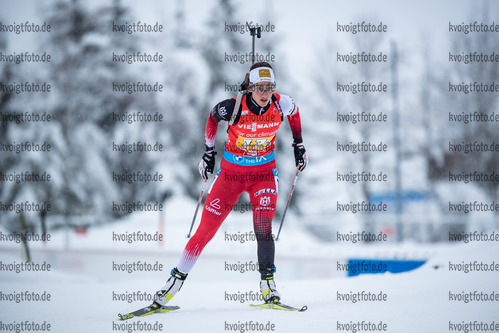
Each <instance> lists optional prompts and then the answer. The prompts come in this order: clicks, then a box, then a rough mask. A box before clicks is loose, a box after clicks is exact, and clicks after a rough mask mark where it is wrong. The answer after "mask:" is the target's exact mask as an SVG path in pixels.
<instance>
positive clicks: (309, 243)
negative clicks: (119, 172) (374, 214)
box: [0, 200, 499, 332]
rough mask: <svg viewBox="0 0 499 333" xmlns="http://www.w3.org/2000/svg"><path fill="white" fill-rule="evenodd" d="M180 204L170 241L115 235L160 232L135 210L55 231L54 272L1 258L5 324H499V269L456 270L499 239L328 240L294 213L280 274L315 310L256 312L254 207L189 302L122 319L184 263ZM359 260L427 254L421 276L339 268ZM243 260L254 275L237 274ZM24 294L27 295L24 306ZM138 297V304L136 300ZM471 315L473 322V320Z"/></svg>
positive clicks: (215, 244)
mask: <svg viewBox="0 0 499 333" xmlns="http://www.w3.org/2000/svg"><path fill="white" fill-rule="evenodd" d="M171 204H172V205H176V207H177V208H178V207H180V208H182V209H179V210H178V211H180V214H177V215H176V216H170V215H169V214H168V213H167V214H166V217H165V228H164V235H165V238H164V241H163V244H162V245H160V244H158V243H157V242H154V241H152V242H132V243H128V242H124V241H116V240H114V241H113V234H114V237H115V239H116V237H117V236H119V235H121V236H122V235H126V233H127V232H128V233H129V234H130V233H133V232H137V231H141V232H147V233H149V234H151V235H154V234H155V233H156V231H157V230H158V229H157V228H158V216H157V215H156V214H138V215H133V216H132V217H130V218H129V219H128V220H126V221H123V222H121V223H116V224H112V225H108V226H105V227H102V228H94V229H90V230H88V231H87V233H86V234H85V235H82V234H77V233H74V232H73V231H71V232H66V231H64V230H62V231H60V232H54V233H51V234H50V236H51V239H50V241H49V242H47V244H45V245H43V244H42V243H40V242H38V243H32V244H31V252H32V257H33V262H34V263H38V264H44V263H46V264H50V265H51V270H50V272H46V271H45V272H44V271H41V272H20V273H16V272H13V271H9V269H5V268H6V267H7V266H2V271H1V273H0V285H1V289H0V291H1V294H0V307H1V311H0V331H10V330H14V331H15V330H16V329H19V331H21V332H22V331H30V328H31V331H33V328H38V329H39V331H43V330H42V329H43V328H45V329H46V328H47V327H48V326H47V325H48V324H50V331H51V332H111V331H129V332H134V331H141V330H143V331H152V332H154V331H157V332H180V331H181V332H231V331H233V332H253V331H271V332H272V331H274V332H305V331H307V332H310V331H312V332H335V331H338V332H342V331H345V332H363V331H379V329H380V328H381V329H383V328H384V329H385V330H384V331H387V332H446V331H451V330H455V331H462V332H466V329H468V331H470V332H472V331H473V329H474V331H478V329H479V328H480V327H481V328H482V329H481V330H482V331H487V330H486V329H485V328H487V327H486V326H483V325H485V324H487V325H491V324H492V323H494V324H499V315H498V314H499V305H498V304H499V287H498V286H499V284H498V282H499V271H498V270H496V271H488V272H484V271H480V272H476V271H472V272H469V273H465V272H463V271H452V270H450V268H449V267H450V265H452V266H453V265H458V266H457V268H458V269H460V268H463V269H464V268H466V267H465V266H464V265H463V263H464V264H468V263H470V262H471V263H472V266H471V269H473V270H476V269H477V268H478V267H479V265H481V264H487V265H489V264H497V265H499V246H498V244H497V242H488V243H485V242H480V243H478V242H475V243H467V244H464V243H460V244H452V245H438V246H429V245H420V244H402V245H397V246H394V245H392V246H387V245H384V246H376V245H374V246H367V245H362V244H359V243H357V244H349V245H345V244H341V245H339V244H328V243H321V242H317V241H315V240H314V239H313V238H312V237H311V236H309V235H308V234H307V232H306V231H304V230H303V229H301V227H300V225H299V223H297V222H296V221H294V220H293V216H290V217H289V221H288V220H287V221H286V223H287V224H286V225H285V227H284V228H283V231H282V233H281V236H280V240H279V242H278V243H277V244H276V248H277V257H276V265H277V267H278V270H277V274H276V281H277V286H278V288H279V291H280V293H281V295H282V297H283V301H285V302H286V303H288V304H291V305H295V306H302V305H307V306H308V310H307V311H306V312H301V313H298V312H284V311H273V310H262V309H254V308H250V307H249V306H248V304H250V303H256V302H258V300H256V299H255V297H256V295H257V294H258V289H259V288H258V280H259V276H258V273H257V272H256V271H254V266H253V265H254V262H255V261H256V253H255V243H254V241H246V242H244V243H241V241H233V240H232V239H234V237H240V238H238V239H239V240H241V238H242V235H245V233H246V232H249V231H250V230H251V215H250V214H249V213H245V214H239V213H236V212H233V213H232V214H231V215H229V219H228V220H227V221H226V222H225V224H224V225H223V226H222V227H221V229H220V230H219V232H218V234H217V235H216V236H215V238H214V239H213V241H212V242H211V243H210V244H209V245H208V246H207V248H206V249H205V251H204V253H203V255H202V256H201V258H200V260H199V261H198V263H197V265H196V266H195V267H194V269H193V270H192V271H191V274H190V275H189V278H188V280H187V281H186V284H185V285H184V288H183V289H182V290H181V292H180V293H179V294H178V295H177V296H176V297H175V298H174V299H173V300H172V302H171V303H172V304H176V305H179V306H180V307H181V309H180V310H178V311H175V312H171V313H166V314H157V315H153V316H149V317H143V318H135V319H131V320H128V321H124V322H122V321H120V320H118V317H117V314H118V313H125V312H129V311H132V310H135V309H137V308H139V307H142V306H144V305H147V304H148V301H147V300H141V299H142V298H141V297H144V294H146V295H147V297H148V296H149V294H150V293H151V292H154V291H155V290H157V289H158V288H160V287H161V286H162V285H163V283H164V282H165V280H166V278H167V276H168V273H169V271H170V269H171V268H172V267H173V266H175V265H176V264H177V261H178V258H179V256H180V253H181V251H182V249H183V246H184V244H185V242H186V237H185V235H186V234H187V231H188V228H189V223H190V218H191V216H190V215H191V212H193V209H191V208H192V206H193V205H194V203H192V202H190V201H183V200H179V201H178V202H172V203H171ZM198 220H199V219H198ZM196 225H197V224H196ZM2 232H4V233H5V231H2ZM20 248H21V246H20V244H16V243H15V242H12V241H2V242H0V261H1V265H9V264H13V263H21V262H22V257H21V255H22V254H21V251H20ZM352 257H356V258H365V259H372V258H378V259H380V258H381V259H393V258H399V259H400V258H407V259H419V260H420V259H428V262H427V263H426V264H425V265H423V266H422V267H421V268H419V269H416V270H414V271H411V272H405V273H398V274H392V273H385V274H368V275H360V276H357V277H347V276H346V274H345V272H343V271H338V268H337V265H338V264H340V263H345V262H346V260H347V259H348V258H352ZM138 261H140V262H141V263H148V264H151V265H156V267H159V265H163V266H162V267H161V268H162V269H161V270H159V269H157V270H156V271H150V272H132V273H128V272H122V271H116V267H118V266H116V265H122V264H126V263H129V264H130V263H133V262H138ZM246 263H248V265H247V266H246ZM113 264H114V265H115V266H114V270H113ZM242 265H245V266H244V267H243V268H245V269H243V271H244V272H241V270H239V271H234V270H231V269H233V268H235V267H237V268H241V266H242ZM8 267H11V266H8ZM120 267H121V266H120ZM246 269H248V270H249V271H245V270H246ZM25 292H28V293H29V294H30V295H31V294H32V293H35V294H36V295H38V296H37V297H42V296H44V295H45V296H47V295H48V294H50V300H49V301H29V302H28V301H23V300H22V297H25V296H19V295H20V294H21V293H22V294H23V295H24V293H25ZM470 292H471V293H473V292H477V293H478V294H481V293H484V294H486V295H487V297H488V296H490V295H491V294H492V293H494V295H495V296H494V297H497V298H494V299H495V300H493V301H490V300H489V301H486V300H477V299H476V297H477V296H472V299H471V300H468V302H465V301H466V297H468V295H469V293H470ZM359 293H360V295H359ZM362 293H363V294H362ZM369 294H371V296H372V295H376V297H379V296H380V294H381V298H382V299H383V300H381V301H379V300H365V299H363V297H368V296H366V295H369ZM478 294H474V295H478ZM137 295H140V296H141V297H139V296H137ZM16 297H19V298H21V299H20V300H19V302H16V300H15V298H16ZM128 297H129V298H136V299H138V300H136V301H130V302H128V301H127V298H128ZM355 297H357V298H358V297H360V299H355ZM344 299H346V300H344ZM454 299H457V300H454ZM26 321H27V323H26ZM470 323H472V326H471V327H469V326H466V325H468V324H470ZM42 324H45V326H41V325H42ZM385 324H386V325H385ZM16 325H17V326H16ZM21 325H22V326H21ZM30 325H31V326H30ZM37 325H38V326H37ZM453 325H457V326H453ZM480 325H481V326H480ZM489 327H490V326H489ZM494 329H497V327H495V326H494ZM488 331H493V330H491V329H490V328H488Z"/></svg>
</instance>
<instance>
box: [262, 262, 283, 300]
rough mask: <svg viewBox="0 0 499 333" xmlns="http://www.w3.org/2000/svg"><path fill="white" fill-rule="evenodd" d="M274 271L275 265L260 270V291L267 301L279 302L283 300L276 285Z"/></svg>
mask: <svg viewBox="0 0 499 333" xmlns="http://www.w3.org/2000/svg"><path fill="white" fill-rule="evenodd" d="M274 271H275V267H271V268H266V269H262V270H260V274H261V281H260V291H261V292H262V295H263V300H264V301H265V303H279V301H280V300H281V295H279V293H278V292H277V289H276V286H275V281H274Z"/></svg>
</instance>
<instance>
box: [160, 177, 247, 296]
mask: <svg viewBox="0 0 499 333" xmlns="http://www.w3.org/2000/svg"><path fill="white" fill-rule="evenodd" d="M232 179H234V178H232V174H231V172H230V171H229V172H228V173H226V171H225V170H223V169H220V172H219V173H218V175H217V177H216V178H215V179H214V180H213V184H212V185H211V187H210V189H209V190H208V194H207V195H206V201H205V205H204V207H203V212H202V215H201V222H200V224H199V227H198V229H197V230H196V233H195V234H194V235H193V236H192V237H191V239H190V240H189V242H187V245H186V246H185V248H184V252H183V253H182V256H181V258H180V261H179V263H178V265H177V267H175V268H174V269H173V270H172V271H171V277H170V278H169V279H168V281H166V284H165V285H164V286H163V287H162V288H161V289H160V290H159V291H158V292H156V295H155V298H154V301H155V302H156V303H158V304H160V305H165V304H166V303H168V301H169V300H170V299H172V297H173V296H175V294H177V292H178V291H180V288H182V285H183V284H184V281H185V279H186V278H187V275H188V273H189V272H190V270H191V269H192V267H193V266H194V264H195V263H196V261H197V259H198V258H199V256H200V255H201V252H202V251H203V249H204V247H205V246H206V244H208V242H209V241H210V240H211V239H212V238H213V236H215V234H216V232H217V230H218V228H219V227H220V225H222V222H223V221H224V220H225V218H226V217H227V215H228V214H229V213H230V211H231V210H232V207H233V206H234V205H235V203H236V202H237V199H238V197H239V195H240V194H241V192H242V191H243V189H244V187H243V184H241V183H239V182H234V181H229V180H232Z"/></svg>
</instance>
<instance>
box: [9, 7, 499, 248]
mask: <svg viewBox="0 0 499 333" xmlns="http://www.w3.org/2000/svg"><path fill="white" fill-rule="evenodd" d="M24 4H26V2H24ZM489 5H490V2H476V3H475V2H473V4H472V3H471V2H459V5H458V6H461V7H462V13H463V16H460V17H459V18H456V19H455V23H456V24H460V23H461V21H475V20H478V21H481V22H493V21H495V22H496V23H499V13H498V10H497V6H494V5H492V7H489ZM30 6H31V8H32V10H33V11H34V12H35V13H36V14H35V15H36V21H37V22H47V23H49V24H50V25H51V26H52V30H53V32H51V33H47V34H36V37H35V38H33V39H32V40H30V42H29V46H22V47H19V45H18V44H17V41H16V40H15V38H19V37H16V36H15V35H13V34H6V33H0V52H3V53H5V54H11V53H13V52H18V53H20V52H21V51H33V52H35V53H43V52H47V53H49V54H50V55H51V57H52V59H51V62H50V63H39V64H30V63H21V64H16V63H12V62H0V78H1V81H2V82H4V83H5V82H26V81H29V82H49V83H50V84H51V86H52V91H51V92H50V93H32V94H27V93H24V94H15V93H6V92H1V91H0V100H1V103H0V113H2V114H4V115H6V114H9V113H24V112H34V113H37V114H43V113H44V112H46V113H47V114H50V115H52V121H50V122H45V123H43V122H38V123H36V122H31V123H30V122H23V123H20V124H16V123H15V122H5V121H4V122H0V141H1V142H24V141H33V142H47V143H50V144H51V146H52V151H51V152H50V153H22V154H15V153H10V152H0V171H1V172H2V173H3V174H9V173H13V172H18V173H19V172H23V171H33V172H37V173H43V172H45V171H46V172H47V173H50V175H51V176H52V179H51V181H50V182H21V183H19V184H16V183H15V182H8V181H0V201H1V202H2V203H3V204H11V203H13V202H22V201H26V200H29V201H34V202H49V203H50V204H51V210H50V211H49V212H48V213H47V215H46V221H47V225H48V227H49V230H53V229H56V228H60V227H63V226H68V225H69V226H71V227H75V228H76V227H78V228H87V227H91V226H94V225H99V224H105V223H110V222H115V221H116V220H117V219H118V220H119V219H121V218H122V217H124V215H123V214H120V213H117V212H113V210H112V203H113V202H127V201H128V202H133V201H143V202H162V203H164V206H165V207H166V208H165V209H175V207H170V206H169V204H168V202H169V200H170V199H171V198H172V197H174V196H185V197H188V198H190V199H192V201H194V202H195V201H196V200H197V196H198V195H199V190H200V188H201V183H202V181H201V178H200V177H199V175H198V172H197V165H198V162H199V159H200V158H201V156H202V153H203V149H204V126H205V123H206V118H207V115H208V112H209V110H210V109H211V108H212V107H213V106H214V105H215V104H216V103H217V102H218V101H220V100H222V99H225V98H230V97H232V96H234V95H235V93H234V92H230V91H227V90H226V85H234V84H238V83H239V82H240V81H241V80H242V79H243V77H244V73H246V71H247V70H248V68H249V66H250V63H246V64H241V63H238V62H229V61H225V57H224V56H225V54H231V55H233V54H237V53H238V52H241V53H246V52H249V51H250V50H251V38H250V37H249V34H248V33H245V34H240V33H233V32H227V31H226V29H225V24H236V23H238V22H246V21H248V22H250V21H252V22H259V23H262V24H267V23H268V22H270V23H271V24H273V25H275V27H276V29H275V32H270V33H264V34H263V36H262V38H261V39H257V40H256V51H257V52H259V53H261V54H268V53H269V52H270V53H271V54H274V55H275V58H276V62H275V63H272V64H273V66H274V70H275V73H276V76H277V83H278V92H280V93H284V94H288V95H290V96H292V97H293V99H294V100H295V101H296V102H297V104H298V105H299V107H300V112H301V115H302V126H303V137H304V144H305V147H306V148H307V151H308V154H309V156H310V165H309V166H308V167H307V169H306V170H305V172H303V173H302V174H300V177H299V180H298V183H297V187H296V190H295V193H294V196H293V201H292V204H291V206H290V210H291V212H290V214H292V215H293V216H295V217H296V218H297V219H298V220H300V222H301V223H302V224H303V225H304V226H306V227H307V229H308V230H310V231H311V232H313V233H315V234H317V235H320V236H321V237H322V238H324V239H326V240H330V239H334V238H333V237H328V234H330V233H331V232H330V230H332V229H331V228H333V229H335V230H336V229H338V228H339V226H340V225H341V226H345V225H348V226H349V227H348V228H350V229H349V230H352V227H351V226H352V225H358V227H359V228H362V230H371V231H375V232H376V231H377V230H381V228H382V227H387V226H394V225H396V223H397V221H399V223H400V221H402V224H403V225H404V231H403V232H402V233H401V235H402V237H403V238H404V239H407V238H412V239H414V240H418V241H441V240H446V238H448V237H447V233H446V232H447V231H448V230H454V231H458V232H459V231H465V230H467V229H469V228H470V227H471V226H474V228H475V230H477V229H478V230H488V229H490V228H493V227H496V228H497V227H498V226H499V225H498V221H499V219H498V216H499V212H496V213H495V214H494V213H490V212H488V213H470V214H464V213H452V212H449V208H448V207H449V206H448V204H449V202H450V201H452V202H455V203H461V202H469V201H472V202H473V201H477V200H478V201H482V202H485V203H491V202H496V203H497V202H499V188H498V185H499V184H498V182H491V181H489V182H470V183H467V184H465V183H463V182H451V181H449V172H450V171H452V172H456V173H460V172H473V171H479V172H488V173H492V172H496V173H497V172H499V170H498V165H499V157H498V154H499V153H497V152H496V153H470V154H463V153H458V152H449V148H448V147H449V142H454V143H461V142H463V141H465V142H469V141H479V142H490V143H491V142H494V141H495V142H496V143H499V134H498V133H499V131H498V129H499V128H498V126H499V125H498V124H497V122H493V123H469V124H464V123H457V122H449V116H448V115H449V112H452V113H453V114H461V112H464V113H469V112H474V111H479V112H482V113H485V114H491V113H492V112H495V113H496V114H497V113H499V107H498V105H499V101H498V94H497V93H472V94H468V95H465V94H462V93H451V92H449V89H448V83H449V82H454V83H460V82H473V81H478V82H496V83H497V82H499V66H498V64H497V63H474V64H467V65H466V64H463V63H451V62H449V61H448V57H447V54H448V52H453V53H461V52H465V53H469V52H475V51H479V52H483V53H492V52H496V53H499V49H498V45H499V33H487V34H474V35H472V34H469V35H464V34H451V33H449V32H448V31H446V30H445V29H446V28H447V27H446V22H449V21H452V19H451V18H444V19H443V20H442V21H443V24H442V25H441V26H440V27H439V28H440V29H442V30H441V31H440V32H441V33H440V35H441V36H440V37H438V38H439V39H437V37H435V39H433V37H434V36H432V35H424V34H415V36H416V37H415V38H408V39H407V40H406V39H404V38H403V37H402V38H401V37H400V35H397V34H394V35H391V34H389V33H388V34H357V35H352V34H348V35H347V34H344V33H343V34H341V33H338V32H336V29H335V23H336V19H338V21H342V22H344V23H345V24H348V23H349V22H351V21H352V20H356V21H358V22H362V21H363V20H364V21H367V22H374V23H379V21H388V22H389V21H390V19H389V18H387V17H385V16H383V17H382V18H379V19H375V18H374V17H373V16H372V15H371V14H367V15H366V12H365V11H359V12H358V13H357V14H356V15H355V16H354V17H351V16H345V17H341V14H338V13H336V15H340V16H335V19H333V20H332V22H329V23H330V24H329V25H328V29H330V31H331V32H330V33H329V34H326V36H327V37H326V38H323V39H322V38H321V39H318V40H317V42H316V43H313V44H312V45H313V47H311V48H307V49H306V50H305V49H302V48H301V45H299V44H298V45H296V48H290V47H289V40H291V41H292V40H293V33H294V32H293V31H290V30H289V29H288V30H286V29H283V28H282V27H283V26H284V24H281V23H282V22H283V21H285V20H286V17H285V16H282V15H280V13H281V8H279V6H278V5H270V4H269V6H266V7H261V8H260V7H256V8H252V7H251V6H249V5H247V4H246V5H243V4H242V2H236V1H230V0H220V1H213V2H212V3H210V5H206V4H205V5H204V6H209V7H210V8H209V10H208V11H205V12H202V13H201V12H195V11H194V12H193V11H192V10H189V9H187V8H186V7H187V6H186V5H185V4H184V2H182V1H168V2H167V5H165V6H166V7H167V8H168V10H166V11H163V12H160V11H158V13H157V16H156V17H148V18H144V17H139V16H138V15H137V11H136V10H135V9H134V6H137V5H132V4H130V3H128V2H124V1H120V0H114V1H105V2H100V3H98V4H96V3H92V2H91V3H87V2H84V1H78V0H71V1H69V0H66V1H63V0H54V1H47V2H43V4H41V3H37V4H36V5H33V3H30ZM203 8H205V7H203ZM22 10H23V8H22V6H19V7H17V8H16V9H12V8H10V11H7V13H8V12H10V13H12V12H17V11H22ZM249 12H251V14H248V13H249ZM247 15H249V16H251V17H247ZM386 15H388V14H386ZM21 17H22V15H21ZM193 17H194V18H193ZM198 18H202V20H201V22H198V25H197V26H196V27H191V26H190V25H189V24H186V22H188V21H189V20H197V19H198ZM0 20H3V21H4V22H11V21H14V19H11V18H9V16H7V15H6V12H4V11H0ZM136 21H147V22H148V23H155V22H156V21H159V22H160V23H161V24H163V26H164V27H165V32H164V33H158V34H154V33H146V34H140V33H137V34H131V35H128V34H123V33H116V32H113V30H112V24H113V22H121V23H122V22H136ZM331 23H334V24H331ZM294 27H295V28H296V29H297V30H302V31H303V30H307V22H306V21H298V22H296V24H295V25H294ZM389 27H390V28H391V27H393V25H392V26H390V25H389ZM309 33H310V34H311V35H313V31H310V32H309ZM411 37H413V36H412V35H411ZM283 45H285V46H283ZM395 48H396V50H397V52H398V59H399V61H398V62H395V61H394V59H395V58H394V56H393V53H391V52H392V50H394V49H395ZM138 51H142V52H149V53H155V52H159V53H160V54H162V55H163V56H164V61H163V62H161V63H149V64H148V63H142V64H140V63H134V64H127V63H118V62H113V58H112V55H113V52H115V53H120V54H123V53H125V52H128V53H131V52H138ZM350 51H352V52H354V53H355V52H356V51H366V52H373V53H377V52H380V51H382V52H384V53H385V54H387V55H388V59H389V61H388V62H387V63H386V64H357V65H352V64H350V63H348V64H345V63H339V62H337V61H336V54H337V52H343V53H347V52H350ZM302 52H304V53H303V54H304V55H307V56H308V58H307V57H303V56H302ZM310 54H311V55H312V56H310ZM304 63H306V71H295V70H294V69H295V68H296V67H295V65H296V64H300V65H303V64H304ZM394 66H395V67H394ZM394 68H396V69H397V71H396V74H394ZM303 72H305V73H306V74H308V75H303ZM394 78H395V80H396V82H397V89H398V100H397V99H395V97H394V96H393V87H394V86H395V85H394V81H393V80H394ZM127 81H128V82H136V81H143V82H159V83H161V84H163V87H164V91H163V92H162V93H134V94H131V95H130V94H126V93H119V92H113V91H112V88H111V87H112V82H127ZM351 81H354V82H357V81H360V82H362V81H366V82H372V81H375V82H379V81H383V82H386V83H387V84H388V86H389V91H390V93H388V94H357V95H352V94H345V93H339V92H337V91H336V84H337V82H351ZM395 107H397V109H398V110H399V112H400V115H399V119H400V122H399V125H394V119H395V118H394V109H395ZM138 111H141V112H146V113H148V114H155V113H156V112H158V113H160V114H162V115H163V116H164V120H163V122H149V123H140V122H137V123H133V124H128V123H127V122H116V121H113V118H112V115H113V113H114V114H125V113H132V112H138ZM362 111H367V112H371V113H375V114H377V113H379V112H383V113H385V114H387V115H388V121H387V122H386V123H385V124H374V125H373V124H371V123H358V124H352V123H344V122H339V121H337V112H340V113H342V114H348V113H350V112H353V113H357V112H362ZM397 133H398V134H397ZM224 134H225V126H220V127H219V132H218V135H217V140H218V141H217V145H216V147H217V151H218V152H219V154H218V155H217V157H218V159H217V163H218V162H219V161H220V158H221V152H222V149H223V142H224ZM397 135H399V137H400V139H399V141H397V140H396V136H397ZM126 141H128V142H138V141H141V142H152V143H155V142H159V143H161V144H163V146H164V147H165V149H164V151H163V152H161V153H137V152H135V153H133V154H126V153H119V152H113V151H112V143H113V142H116V143H124V142H126ZM350 141H353V142H362V141H369V142H376V143H377V142H379V141H383V142H384V143H386V144H388V146H389V150H388V153H384V154H366V153H364V154H362V153H358V154H351V153H345V152H338V151H337V149H336V144H337V142H339V143H348V142H350ZM291 142H292V139H291V133H290V131H289V127H288V126H287V124H284V125H283V126H282V128H281V133H280V135H279V136H278V141H277V150H278V152H277V156H278V167H279V174H280V184H281V187H280V188H281V193H280V198H279V202H278V205H279V206H278V207H280V209H279V208H278V213H277V218H276V219H275V221H279V220H280V219H279V217H280V214H281V213H282V210H283V207H284V205H285V200H286V198H287V191H288V190H289V186H290V185H291V180H292V177H293V175H294V159H293V154H292V148H291ZM397 144H400V155H399V156H400V159H398V158H397V154H396V149H395V147H396V146H397ZM398 168H400V180H401V182H400V192H399V193H401V196H402V197H404V198H406V199H404V201H403V205H402V210H401V211H400V212H398V214H396V211H395V209H393V207H394V206H395V205H394V204H393V202H390V201H389V199H385V200H388V202H389V203H390V209H389V212H387V213H375V214H361V213H358V214H352V213H350V212H338V211H337V205H336V203H337V202H343V203H348V202H350V201H354V202H357V201H362V200H366V201H368V200H372V198H374V197H376V196H378V197H380V196H381V197H383V196H384V198H389V197H390V193H391V194H393V193H397V184H396V181H395V180H396V173H397V169H398ZM139 170H140V171H143V172H145V171H147V172H151V173H154V172H156V171H157V172H159V173H160V174H162V175H164V181H162V182H150V183H143V182H137V183H131V184H129V183H127V182H116V181H113V178H112V174H113V172H116V173H123V172H125V171H128V172H131V171H139ZM362 170H365V171H373V172H376V171H380V170H381V171H383V172H385V173H386V174H388V182H386V183H370V182H360V183H357V184H352V183H347V182H340V181H338V180H337V177H336V175H337V172H343V173H344V172H348V171H352V172H359V171H362ZM240 200H241V201H248V200H247V197H242V198H241V199H240ZM185 214H186V216H185V223H186V228H187V225H188V222H189V221H190V219H191V218H192V214H193V212H185ZM25 217H26V222H27V223H28V224H29V226H30V228H31V229H32V230H39V229H40V220H41V217H40V214H39V213H26V214H25ZM19 220H20V215H19V214H18V213H15V212H2V213H1V214H0V224H1V225H3V226H4V227H5V228H6V229H7V230H10V231H12V232H14V231H16V230H19V229H20V223H19ZM384 230H387V229H384Z"/></svg>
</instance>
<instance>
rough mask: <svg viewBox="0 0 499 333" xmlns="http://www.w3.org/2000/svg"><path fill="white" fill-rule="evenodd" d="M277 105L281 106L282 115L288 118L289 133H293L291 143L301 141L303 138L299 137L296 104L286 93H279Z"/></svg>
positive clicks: (299, 120) (298, 112)
mask: <svg viewBox="0 0 499 333" xmlns="http://www.w3.org/2000/svg"><path fill="white" fill-rule="evenodd" d="M279 105H280V106H281V109H282V113H283V115H284V116H286V117H287V118H288V123H289V127H290V128H291V133H292V134H293V143H294V144H298V143H303V139H302V137H301V119H300V111H299V108H298V106H297V105H296V104H295V102H294V101H293V100H292V99H291V97H289V96H286V95H281V98H280V99H279Z"/></svg>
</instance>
